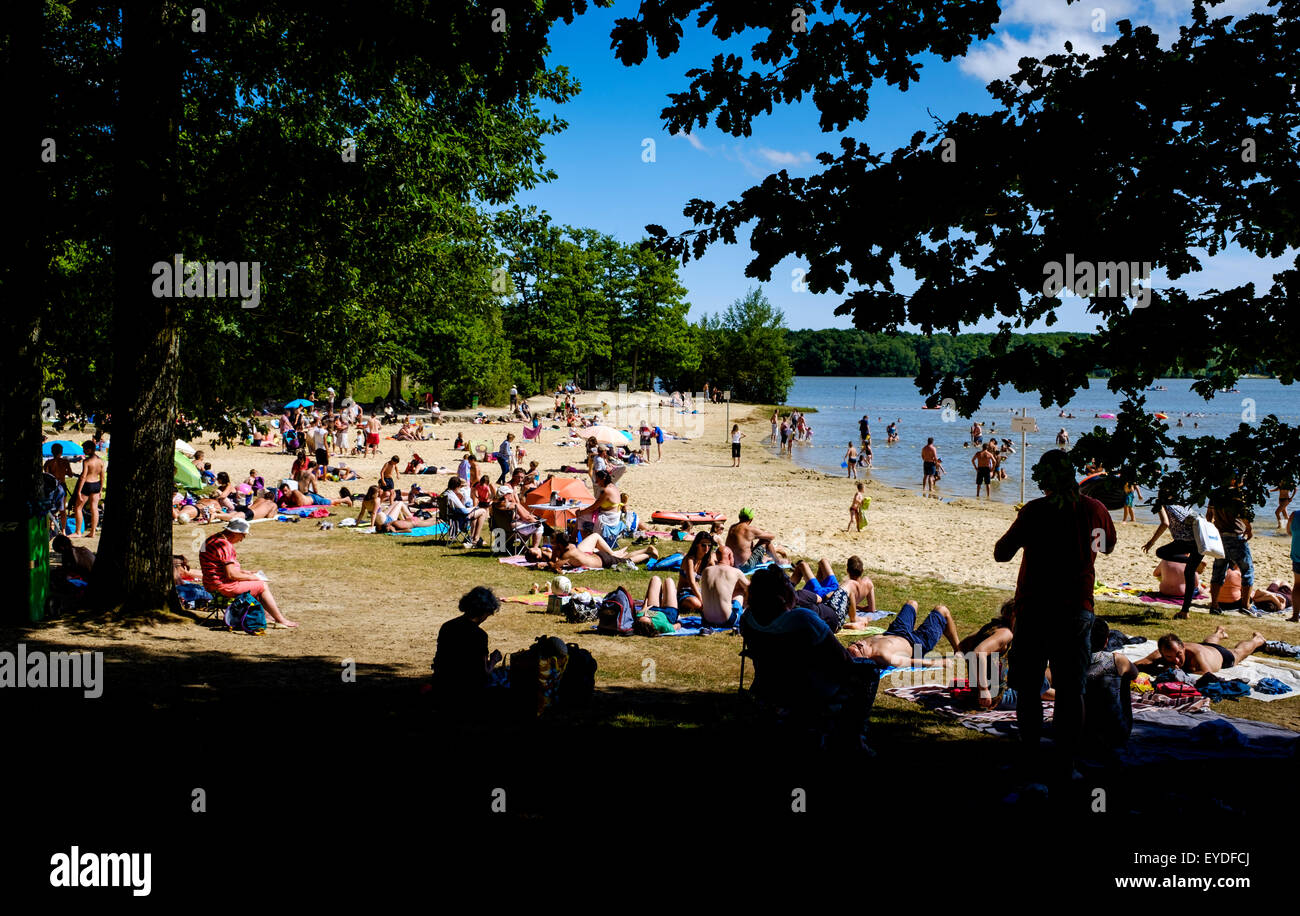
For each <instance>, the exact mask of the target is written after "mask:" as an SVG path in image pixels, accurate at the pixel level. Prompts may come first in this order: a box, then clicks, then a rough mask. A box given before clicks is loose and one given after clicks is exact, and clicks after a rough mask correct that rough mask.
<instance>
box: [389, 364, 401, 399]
mask: <svg viewBox="0 0 1300 916" xmlns="http://www.w3.org/2000/svg"><path fill="white" fill-rule="evenodd" d="M401 396H402V370H401V369H400V368H399V369H395V370H393V371H392V372H390V373H389V375H388V397H389V398H390V399H391V400H396V399H397V398H400V397H401Z"/></svg>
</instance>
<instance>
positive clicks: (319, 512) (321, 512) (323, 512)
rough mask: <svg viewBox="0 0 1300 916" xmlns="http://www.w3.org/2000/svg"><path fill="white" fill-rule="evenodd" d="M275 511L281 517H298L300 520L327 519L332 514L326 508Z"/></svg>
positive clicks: (304, 507)
mask: <svg viewBox="0 0 1300 916" xmlns="http://www.w3.org/2000/svg"><path fill="white" fill-rule="evenodd" d="M275 511H276V512H277V513H278V514H280V515H296V516H298V518H327V517H328V516H329V514H330V513H329V509H327V508H325V507H324V506H296V507H294V508H291V509H290V508H285V509H276V510H275Z"/></svg>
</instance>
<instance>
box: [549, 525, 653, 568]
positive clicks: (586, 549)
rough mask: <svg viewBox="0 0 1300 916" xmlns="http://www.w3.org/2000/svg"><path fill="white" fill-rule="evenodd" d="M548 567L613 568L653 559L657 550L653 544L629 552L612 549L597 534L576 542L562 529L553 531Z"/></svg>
mask: <svg viewBox="0 0 1300 916" xmlns="http://www.w3.org/2000/svg"><path fill="white" fill-rule="evenodd" d="M551 554H552V557H551V561H550V567H551V569H552V570H553V571H554V572H563V571H564V569H565V568H566V567H567V568H573V567H580V566H588V567H592V568H594V569H613V568H614V567H616V566H617V565H618V564H620V563H628V564H633V565H635V564H637V563H641V562H644V561H645V560H649V559H655V558H657V557H658V556H659V551H657V550H655V548H654V547H653V546H650V547H647V548H646V549H644V550H638V551H636V552H635V553H631V554H629V553H628V552H627V551H626V550H614V549H612V548H611V547H610V546H609V544H608V543H606V541H605V539H604V538H603V537H601V536H600V535H599V534H595V533H592V534H589V535H587V536H586V537H585V538H583V539H582V540H581V541H579V542H578V543H577V544H574V543H573V542H572V541H571V540H569V536H568V535H567V534H566V533H565V532H563V531H557V532H556V533H555V548H554V550H552V551H551Z"/></svg>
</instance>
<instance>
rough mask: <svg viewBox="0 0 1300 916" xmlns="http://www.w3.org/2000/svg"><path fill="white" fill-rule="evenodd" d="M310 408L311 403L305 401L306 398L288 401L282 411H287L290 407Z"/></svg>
mask: <svg viewBox="0 0 1300 916" xmlns="http://www.w3.org/2000/svg"><path fill="white" fill-rule="evenodd" d="M310 406H311V401H309V400H307V399H306V398H298V400H296V401H290V402H289V403H288V404H285V405H284V409H285V410H288V409H289V408H290V407H310Z"/></svg>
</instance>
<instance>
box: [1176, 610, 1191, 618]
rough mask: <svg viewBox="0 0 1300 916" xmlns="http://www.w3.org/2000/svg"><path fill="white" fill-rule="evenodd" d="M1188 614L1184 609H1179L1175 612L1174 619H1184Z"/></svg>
mask: <svg viewBox="0 0 1300 916" xmlns="http://www.w3.org/2000/svg"><path fill="white" fill-rule="evenodd" d="M1188 616H1189V615H1188V613H1187V612H1186V611H1179V612H1178V613H1177V614H1175V615H1174V620H1186V619H1187V618H1188Z"/></svg>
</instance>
